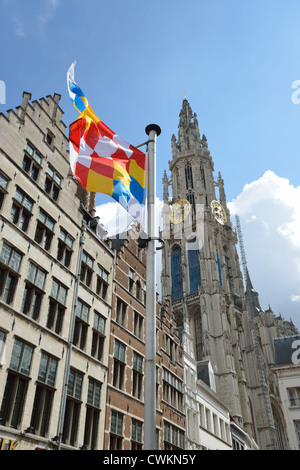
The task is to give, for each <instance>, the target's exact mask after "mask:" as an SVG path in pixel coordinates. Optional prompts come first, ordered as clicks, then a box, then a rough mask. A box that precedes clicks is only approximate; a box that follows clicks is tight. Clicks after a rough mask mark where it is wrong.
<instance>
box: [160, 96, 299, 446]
mask: <svg viewBox="0 0 300 470" xmlns="http://www.w3.org/2000/svg"><path fill="white" fill-rule="evenodd" d="M171 146H172V160H171V161H169V170H170V172H171V177H170V179H169V178H168V176H167V172H166V171H165V173H164V177H163V180H162V182H163V188H164V191H163V198H164V210H163V231H162V233H161V236H162V238H163V239H164V240H165V249H164V250H163V258H162V273H161V282H162V303H164V302H169V303H170V304H171V305H172V310H173V314H174V316H175V318H176V322H177V325H178V327H180V328H181V329H182V328H183V329H185V328H186V327H187V325H188V329H189V332H190V334H191V336H192V338H193V348H194V351H193V352H194V357H195V360H196V361H203V360H209V362H210V364H211V366H212V369H213V372H214V376H215V383H216V392H217V394H218V395H219V397H220V399H222V401H223V402H224V403H226V404H227V406H228V408H229V410H230V415H231V417H232V419H233V420H234V422H235V423H236V425H237V426H240V427H241V429H243V431H244V432H246V433H247V434H248V435H249V436H250V437H251V438H252V439H254V440H255V441H256V442H257V444H258V446H259V448H260V449H278V448H279V449H288V448H289V443H288V440H287V435H286V432H285V426H284V416H283V411H282V406H281V401H280V396H279V393H278V387H277V385H276V377H275V375H274V373H273V372H272V371H271V369H270V366H271V365H272V364H274V357H273V356H274V354H273V349H272V348H273V346H272V343H273V338H274V337H277V336H283V335H287V334H295V328H294V326H293V325H292V324H291V323H288V322H283V321H281V322H280V320H279V321H278V319H276V317H275V316H274V315H273V313H272V312H267V311H266V312H264V311H263V310H262V309H261V308H260V306H259V304H258V294H256V293H255V292H254V290H253V286H252V284H251V281H250V277H249V275H248V279H247V286H246V294H245V290H244V285H243V276H242V273H241V269H240V261H239V258H238V254H237V249H236V245H237V241H238V239H237V233H236V231H235V230H233V227H232V223H231V220H230V213H229V210H228V208H227V204H226V195H225V190H224V181H223V179H222V177H221V174H220V173H219V174H218V178H217V180H215V178H214V164H213V160H212V157H211V154H210V151H209V149H208V144H207V139H206V137H205V135H202V137H201V136H200V132H199V127H198V120H197V116H196V114H193V112H192V109H191V107H190V105H189V103H188V101H187V100H186V99H184V100H183V104H182V109H181V111H180V117H179V126H178V138H176V137H175V135H173V136H172V140H171ZM170 186H171V187H172V194H171V196H170V195H169V187H170ZM170 208H171V209H170ZM293 331H294V333H293ZM291 332H292V333H291ZM188 425H189V423H187V426H188ZM279 436H280V438H279Z"/></svg>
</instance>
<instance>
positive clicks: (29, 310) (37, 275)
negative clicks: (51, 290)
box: [21, 262, 46, 320]
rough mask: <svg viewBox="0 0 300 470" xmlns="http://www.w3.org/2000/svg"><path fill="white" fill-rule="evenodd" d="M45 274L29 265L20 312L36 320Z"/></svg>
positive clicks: (34, 266) (31, 264)
mask: <svg viewBox="0 0 300 470" xmlns="http://www.w3.org/2000/svg"><path fill="white" fill-rule="evenodd" d="M45 279H46V273H45V271H43V270H42V269H40V268H38V267H37V266H36V265H35V264H33V263H31V262H30V264H29V269H28V274H27V280H26V283H25V289H24V294H23V300H22V306H21V311H22V312H23V313H25V314H27V315H29V316H30V317H31V318H33V319H34V320H37V318H38V317H39V313H40V308H41V302H42V297H43V294H44V285H45Z"/></svg>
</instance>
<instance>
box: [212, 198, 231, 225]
mask: <svg viewBox="0 0 300 470" xmlns="http://www.w3.org/2000/svg"><path fill="white" fill-rule="evenodd" d="M210 207H211V211H212V213H213V214H214V216H215V219H216V220H217V221H218V222H219V224H221V225H225V224H226V223H227V217H226V213H225V211H224V209H223V207H222V205H221V204H220V203H219V201H212V202H211V204H210Z"/></svg>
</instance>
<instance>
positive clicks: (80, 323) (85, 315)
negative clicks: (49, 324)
mask: <svg viewBox="0 0 300 470" xmlns="http://www.w3.org/2000/svg"><path fill="white" fill-rule="evenodd" d="M89 311H90V307H89V306H88V305H87V304H85V303H84V302H82V301H81V300H78V301H77V305H76V310H75V329H74V338H73V343H74V345H75V346H78V347H79V348H80V349H82V350H85V346H86V337H87V332H88V326H89V325H88V321H89Z"/></svg>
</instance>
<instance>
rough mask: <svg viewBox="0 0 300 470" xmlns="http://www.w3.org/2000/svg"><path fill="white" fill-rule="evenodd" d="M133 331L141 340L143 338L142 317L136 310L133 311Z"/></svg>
mask: <svg viewBox="0 0 300 470" xmlns="http://www.w3.org/2000/svg"><path fill="white" fill-rule="evenodd" d="M133 332H134V334H135V336H137V337H138V338H139V339H141V340H143V338H144V317H143V315H141V314H140V313H138V312H134V318H133Z"/></svg>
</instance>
